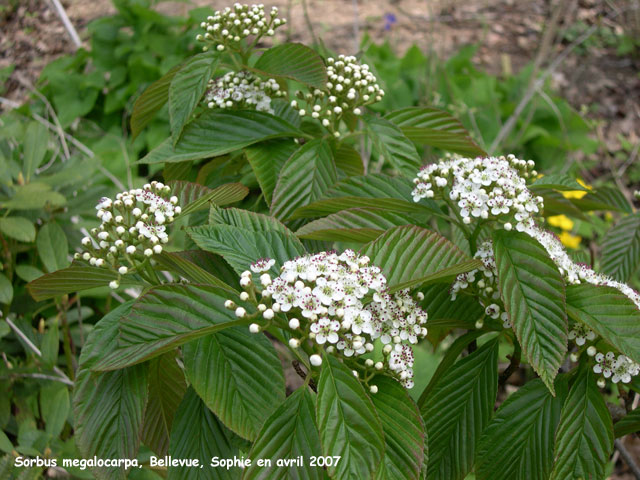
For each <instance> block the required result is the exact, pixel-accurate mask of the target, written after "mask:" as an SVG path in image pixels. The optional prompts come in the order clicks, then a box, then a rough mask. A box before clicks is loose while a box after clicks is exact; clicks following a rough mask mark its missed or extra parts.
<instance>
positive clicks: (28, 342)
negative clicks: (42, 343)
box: [5, 317, 73, 386]
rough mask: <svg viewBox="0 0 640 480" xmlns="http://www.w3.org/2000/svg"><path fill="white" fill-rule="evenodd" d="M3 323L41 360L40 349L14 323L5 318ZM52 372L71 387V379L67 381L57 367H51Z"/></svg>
mask: <svg viewBox="0 0 640 480" xmlns="http://www.w3.org/2000/svg"><path fill="white" fill-rule="evenodd" d="M5 321H6V322H7V325H9V327H11V330H13V332H14V333H15V334H16V335H17V336H18V337H20V339H21V340H22V341H23V342H24V343H25V344H26V345H27V347H29V349H30V350H31V351H32V352H33V353H35V354H36V355H37V356H38V357H40V358H42V352H41V351H40V349H39V348H38V347H36V346H35V345H34V344H33V343H32V342H31V340H29V338H28V337H27V336H26V335H25V334H24V333H23V332H22V330H20V329H19V328H18V327H17V326H16V324H15V323H13V322H12V321H11V319H10V318H8V317H5ZM53 371H54V372H56V373H57V374H58V376H59V377H60V381H61V382H63V383H66V384H67V385H71V386H73V382H72V381H71V379H69V377H67V375H66V374H65V373H64V372H63V371H62V370H60V369H59V368H58V367H57V366H55V365H54V366H53Z"/></svg>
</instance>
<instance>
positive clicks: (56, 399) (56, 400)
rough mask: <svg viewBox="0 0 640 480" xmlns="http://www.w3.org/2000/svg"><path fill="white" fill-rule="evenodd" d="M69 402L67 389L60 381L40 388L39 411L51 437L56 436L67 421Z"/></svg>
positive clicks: (69, 408)
mask: <svg viewBox="0 0 640 480" xmlns="http://www.w3.org/2000/svg"><path fill="white" fill-rule="evenodd" d="M70 410H71V403H70V401H69V390H68V389H67V386H66V385H64V384H62V383H51V384H49V385H45V386H43V387H42V388H41V389H40V411H41V413H42V419H43V420H44V424H45V430H46V432H47V433H48V434H49V435H51V436H52V437H53V438H56V437H58V435H60V433H61V432H62V429H63V428H64V424H65V423H66V422H67V417H68V416H69V411H70Z"/></svg>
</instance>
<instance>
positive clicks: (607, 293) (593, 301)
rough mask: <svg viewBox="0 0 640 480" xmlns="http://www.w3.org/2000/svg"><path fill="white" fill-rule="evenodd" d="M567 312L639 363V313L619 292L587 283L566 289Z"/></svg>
mask: <svg viewBox="0 0 640 480" xmlns="http://www.w3.org/2000/svg"><path fill="white" fill-rule="evenodd" d="M567 312H568V313H569V315H570V316H571V317H572V318H574V319H576V320H578V321H580V322H582V323H584V324H585V325H587V326H588V327H589V328H591V329H592V330H593V331H594V332H596V333H597V334H598V335H600V336H601V337H602V338H603V339H605V340H606V341H607V342H608V343H610V344H611V345H613V346H614V347H616V348H617V349H618V350H620V351H621V352H622V353H624V354H625V355H627V356H628V357H629V358H631V359H633V360H634V361H635V362H640V311H639V310H638V307H637V306H636V305H635V304H634V303H633V302H632V301H631V300H630V299H629V298H628V297H627V296H625V295H623V294H622V293H621V292H620V291H619V290H616V289H614V288H612V287H605V286H595V285H590V284H588V283H583V284H581V285H570V286H568V287H567Z"/></svg>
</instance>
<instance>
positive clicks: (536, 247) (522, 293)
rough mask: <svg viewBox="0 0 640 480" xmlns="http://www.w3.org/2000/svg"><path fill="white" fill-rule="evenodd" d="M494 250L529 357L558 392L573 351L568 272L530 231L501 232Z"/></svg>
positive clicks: (505, 293)
mask: <svg viewBox="0 0 640 480" xmlns="http://www.w3.org/2000/svg"><path fill="white" fill-rule="evenodd" d="M494 253H495V258H496V267H497V270H498V286H499V288H500V296H501V297H502V300H503V302H504V305H505V308H506V310H507V312H508V314H509V318H510V319H511V324H512V325H513V329H514V331H515V333H516V337H518V341H519V342H520V345H521V346H522V351H523V353H524V356H525V357H526V358H527V360H528V361H529V363H530V364H531V366H532V367H533V369H534V370H535V371H536V372H537V373H538V375H540V378H542V380H543V381H544V383H545V384H546V385H547V387H549V390H550V391H551V392H552V393H553V391H554V390H553V379H554V378H555V377H556V375H557V374H558V370H559V368H560V365H562V362H563V361H564V358H565V356H566V354H567V314H566V310H565V290H564V282H563V280H562V277H561V276H560V273H558V268H557V267H556V266H555V264H554V263H553V262H552V261H551V259H550V258H549V256H548V255H547V252H546V251H545V249H544V248H543V247H542V246H541V245H540V244H539V243H538V242H537V241H536V240H534V239H533V238H531V237H530V236H529V235H527V234H525V233H518V232H507V231H504V230H498V231H496V232H495V233H494Z"/></svg>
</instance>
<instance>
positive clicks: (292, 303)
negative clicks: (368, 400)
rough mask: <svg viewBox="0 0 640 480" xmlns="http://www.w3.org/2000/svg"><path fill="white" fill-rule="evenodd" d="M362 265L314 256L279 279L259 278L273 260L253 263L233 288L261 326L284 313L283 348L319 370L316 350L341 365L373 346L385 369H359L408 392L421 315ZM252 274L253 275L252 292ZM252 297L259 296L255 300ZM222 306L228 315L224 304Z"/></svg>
mask: <svg viewBox="0 0 640 480" xmlns="http://www.w3.org/2000/svg"><path fill="white" fill-rule="evenodd" d="M368 263H369V258H368V257H366V256H362V257H360V256H358V255H357V254H356V253H355V252H353V251H352V250H346V251H345V252H343V253H342V254H340V255H338V254H337V253H335V252H322V253H318V254H314V255H307V256H304V257H299V258H296V259H294V260H290V261H288V262H286V263H285V264H284V265H283V267H282V269H281V272H280V275H279V276H277V277H275V278H272V277H271V275H270V274H269V273H264V272H267V271H268V270H269V269H270V268H271V267H272V266H273V264H274V261H273V260H269V259H260V260H258V261H257V262H255V263H254V264H253V265H252V266H251V271H246V272H244V273H243V274H242V276H241V279H240V285H241V286H242V287H243V288H244V289H245V290H246V291H245V292H243V294H242V295H241V298H242V299H243V300H248V299H255V301H256V304H257V308H258V311H259V312H262V313H261V315H262V317H263V320H264V321H266V325H269V324H270V323H271V322H272V321H274V317H275V314H276V313H279V312H281V313H282V314H284V315H285V316H286V317H287V323H286V325H283V327H284V328H287V329H288V330H289V331H290V332H291V333H292V338H291V340H290V341H289V345H290V346H291V347H292V348H303V349H304V350H305V351H306V352H307V353H309V354H310V361H311V363H312V365H315V366H317V365H319V364H320V363H321V357H320V355H319V352H320V351H321V348H325V347H326V350H327V351H328V352H337V353H338V354H340V355H341V356H343V357H347V358H348V357H353V356H359V355H363V354H366V353H368V352H372V351H373V349H374V345H373V343H374V342H375V341H376V340H377V339H379V340H380V342H381V343H382V344H383V345H384V347H383V354H384V359H385V363H383V362H377V363H373V361H372V360H370V359H368V360H367V361H366V362H365V365H366V368H367V369H371V370H372V371H375V370H382V369H383V368H385V364H386V367H387V370H388V371H389V372H390V373H391V374H392V375H394V376H395V377H396V378H398V379H399V380H400V381H401V382H402V383H403V385H404V386H405V387H406V388H411V387H412V386H413V379H412V378H413V350H412V348H411V344H415V343H417V342H418V339H419V338H421V337H424V336H425V335H426V334H427V329H426V328H425V326H424V325H425V324H426V321H427V314H426V313H425V312H424V311H423V310H422V309H421V308H420V307H419V306H418V305H417V304H416V302H415V301H414V299H413V298H412V297H411V296H410V295H409V292H408V291H401V292H397V293H393V294H389V293H388V292H387V291H386V290H387V289H386V284H387V280H386V278H385V276H384V275H383V274H382V273H381V271H380V269H379V268H378V267H376V266H370V265H368ZM252 272H253V273H256V274H261V275H260V282H259V283H260V287H259V288H260V291H257V289H256V285H255V284H254V283H253V281H252ZM256 294H260V295H261V298H260V300H258V299H257V298H256V297H255V295H256ZM367 301H368V303H367ZM227 306H228V307H229V308H235V305H234V304H232V303H230V304H229V305H227ZM236 315H238V316H240V317H242V316H244V315H246V311H245V310H244V309H243V308H240V311H238V309H236ZM266 325H265V324H264V323H263V324H258V323H255V324H252V325H251V326H250V330H251V331H253V332H258V331H260V330H261V329H263V328H265V326H266Z"/></svg>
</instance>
